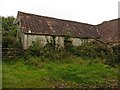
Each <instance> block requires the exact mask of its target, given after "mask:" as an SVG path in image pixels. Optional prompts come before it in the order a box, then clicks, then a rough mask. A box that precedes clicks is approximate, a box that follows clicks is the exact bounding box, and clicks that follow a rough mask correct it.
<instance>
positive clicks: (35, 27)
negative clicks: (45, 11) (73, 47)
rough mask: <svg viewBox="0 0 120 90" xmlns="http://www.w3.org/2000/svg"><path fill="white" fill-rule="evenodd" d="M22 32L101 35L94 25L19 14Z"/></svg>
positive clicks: (79, 35)
mask: <svg viewBox="0 0 120 90" xmlns="http://www.w3.org/2000/svg"><path fill="white" fill-rule="evenodd" d="M18 18H19V19H20V21H21V30H22V32H24V33H31V34H44V35H60V36H66V35H67V36H72V37H80V38H97V37H99V34H98V33H97V31H96V27H95V26H94V25H90V24H85V23H79V22H75V21H69V20H61V19H56V18H52V17H46V16H40V15H34V14H29V13H23V12H18Z"/></svg>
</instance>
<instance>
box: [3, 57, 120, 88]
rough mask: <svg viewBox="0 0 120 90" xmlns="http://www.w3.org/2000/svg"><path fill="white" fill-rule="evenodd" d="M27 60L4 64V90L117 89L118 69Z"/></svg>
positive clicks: (72, 61)
mask: <svg viewBox="0 0 120 90" xmlns="http://www.w3.org/2000/svg"><path fill="white" fill-rule="evenodd" d="M29 59H31V60H30V62H24V59H23V58H21V59H19V60H17V61H16V62H14V61H4V62H3V77H2V78H3V88H60V87H63V88H64V87H65V88H73V87H74V88H84V87H86V88H88V87H91V88H95V87H117V81H118V80H117V77H118V76H117V75H118V72H117V68H112V67H110V66H109V65H105V64H102V63H99V62H97V63H96V62H92V63H90V62H91V61H90V60H86V61H85V60H83V59H81V58H79V57H75V58H74V59H70V58H69V59H70V62H67V61H68V60H66V61H58V60H56V61H50V60H46V61H42V58H38V57H31V58H29ZM36 64H37V65H36Z"/></svg>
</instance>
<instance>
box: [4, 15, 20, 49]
mask: <svg viewBox="0 0 120 90" xmlns="http://www.w3.org/2000/svg"><path fill="white" fill-rule="evenodd" d="M15 20H16V19H15V18H14V17H13V16H9V17H2V36H3V37H2V44H3V45H2V46H3V47H5V48H7V47H16V46H17V45H19V44H18V41H17V38H16V36H17V25H16V24H15ZM16 44H17V45H16Z"/></svg>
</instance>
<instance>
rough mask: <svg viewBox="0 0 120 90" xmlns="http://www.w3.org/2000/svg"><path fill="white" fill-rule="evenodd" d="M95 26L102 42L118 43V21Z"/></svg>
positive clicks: (119, 33)
mask: <svg viewBox="0 0 120 90" xmlns="http://www.w3.org/2000/svg"><path fill="white" fill-rule="evenodd" d="M97 26H98V31H99V33H100V35H101V37H100V39H101V40H102V41H104V42H107V43H117V42H120V19H114V20H110V21H105V22H103V23H101V24H99V25H97Z"/></svg>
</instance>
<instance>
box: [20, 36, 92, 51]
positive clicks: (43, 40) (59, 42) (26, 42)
mask: <svg viewBox="0 0 120 90" xmlns="http://www.w3.org/2000/svg"><path fill="white" fill-rule="evenodd" d="M21 35H22V37H21V38H22V39H21V40H22V43H23V47H24V49H27V48H28V47H29V46H30V45H31V44H32V42H33V41H34V42H35V41H36V40H37V41H39V43H40V45H41V46H45V45H46V44H47V41H49V42H51V40H52V39H53V38H52V37H51V36H45V35H31V34H24V35H23V34H21ZM69 40H70V41H71V42H72V44H73V45H74V46H79V45H81V43H82V42H83V39H80V38H70V39H69ZM88 40H89V41H91V39H88ZM84 41H85V40H84ZM55 43H56V47H57V48H64V37H59V36H56V38H55Z"/></svg>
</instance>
